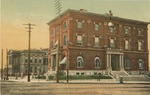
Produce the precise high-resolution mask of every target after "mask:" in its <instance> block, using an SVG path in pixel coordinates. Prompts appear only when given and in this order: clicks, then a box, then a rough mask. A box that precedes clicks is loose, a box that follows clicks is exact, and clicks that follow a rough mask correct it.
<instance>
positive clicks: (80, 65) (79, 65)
mask: <svg viewBox="0 0 150 95" xmlns="http://www.w3.org/2000/svg"><path fill="white" fill-rule="evenodd" d="M83 63H84V62H83V58H82V56H78V57H77V67H79V68H81V67H83Z"/></svg>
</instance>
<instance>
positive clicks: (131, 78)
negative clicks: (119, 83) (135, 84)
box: [123, 75, 150, 81]
mask: <svg viewBox="0 0 150 95" xmlns="http://www.w3.org/2000/svg"><path fill="white" fill-rule="evenodd" d="M123 80H124V81H150V78H149V77H148V76H146V75H130V76H125V77H123Z"/></svg>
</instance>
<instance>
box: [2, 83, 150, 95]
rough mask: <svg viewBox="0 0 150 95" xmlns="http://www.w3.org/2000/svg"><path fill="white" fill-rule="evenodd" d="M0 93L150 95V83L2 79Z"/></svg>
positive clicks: (8, 94)
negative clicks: (0, 90)
mask: <svg viewBox="0 0 150 95" xmlns="http://www.w3.org/2000/svg"><path fill="white" fill-rule="evenodd" d="M1 87H2V95H150V83H142V84H131V83H126V84H119V83H88V84H87V83H69V84H66V83H53V82H30V83H28V82H18V81H11V82H10V81H2V84H1Z"/></svg>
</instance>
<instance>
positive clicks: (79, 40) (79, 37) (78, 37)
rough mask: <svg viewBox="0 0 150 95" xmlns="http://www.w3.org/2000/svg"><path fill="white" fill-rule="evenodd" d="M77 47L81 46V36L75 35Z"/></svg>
mask: <svg viewBox="0 0 150 95" xmlns="http://www.w3.org/2000/svg"><path fill="white" fill-rule="evenodd" d="M77 45H83V40H82V35H77Z"/></svg>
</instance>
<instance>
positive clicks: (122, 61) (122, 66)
mask: <svg viewBox="0 0 150 95" xmlns="http://www.w3.org/2000/svg"><path fill="white" fill-rule="evenodd" d="M121 59H122V60H121V63H122V70H123V71H124V61H123V54H122V55H121Z"/></svg>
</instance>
